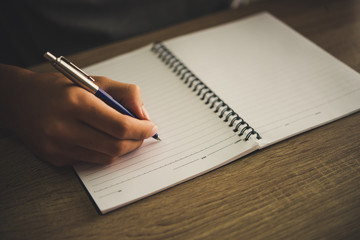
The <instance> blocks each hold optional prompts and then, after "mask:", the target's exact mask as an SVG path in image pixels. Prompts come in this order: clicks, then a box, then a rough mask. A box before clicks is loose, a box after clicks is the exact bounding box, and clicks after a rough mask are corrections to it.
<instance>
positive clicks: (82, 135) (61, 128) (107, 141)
mask: <svg viewBox="0 0 360 240" xmlns="http://www.w3.org/2000/svg"><path fill="white" fill-rule="evenodd" d="M48 129H49V130H48V131H47V136H46V138H47V139H51V140H53V141H55V142H59V143H72V145H74V146H76V147H81V148H85V149H88V150H91V151H94V152H99V153H102V154H106V155H108V156H112V157H115V156H121V155H124V154H126V153H128V152H130V151H132V150H134V149H136V148H138V147H139V146H140V145H141V143H142V141H143V139H138V140H127V139H117V138H115V137H112V136H110V135H108V134H105V133H103V132H101V131H99V130H98V129H95V128H93V127H91V126H88V125H86V124H84V123H81V122H60V121H53V122H52V123H51V125H49V126H48Z"/></svg>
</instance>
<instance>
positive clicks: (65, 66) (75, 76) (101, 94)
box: [44, 52, 161, 140]
mask: <svg viewBox="0 0 360 240" xmlns="http://www.w3.org/2000/svg"><path fill="white" fill-rule="evenodd" d="M44 57H45V58H46V59H47V60H49V62H50V63H51V65H53V66H54V68H56V69H57V70H58V71H59V72H61V73H62V74H64V75H65V77H67V78H69V79H70V80H71V81H73V82H74V83H76V84H78V85H79V86H81V87H83V88H85V89H86V90H88V91H89V92H91V93H93V94H94V95H95V96H96V97H98V98H99V99H100V100H102V101H103V102H104V103H106V104H107V105H109V106H110V107H112V108H114V109H115V110H117V111H118V112H120V113H122V114H125V115H128V116H130V117H133V118H137V119H139V118H138V117H136V116H135V115H134V114H132V113H131V112H130V111H129V110H127V109H126V108H125V107H124V106H122V105H121V104H120V103H118V102H117V101H116V100H115V99H114V98H112V97H111V96H110V95H109V94H108V93H106V92H105V91H104V90H102V89H101V88H100V87H99V86H98V85H96V84H95V80H94V79H93V78H92V77H91V76H89V75H88V74H86V73H85V72H84V71H83V70H81V69H80V68H78V67H77V66H76V65H75V64H73V63H71V62H70V61H68V60H67V59H66V58H64V57H63V56H61V57H58V58H57V57H55V56H54V55H52V54H51V53H49V52H46V53H45V54H44ZM153 138H155V139H156V140H161V139H160V138H159V135H158V134H157V133H155V135H154V136H153Z"/></svg>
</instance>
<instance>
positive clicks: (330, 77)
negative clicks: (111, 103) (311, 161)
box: [74, 12, 360, 213]
mask: <svg viewBox="0 0 360 240" xmlns="http://www.w3.org/2000/svg"><path fill="white" fill-rule="evenodd" d="M85 70H86V71H87V72H89V73H91V74H93V75H104V76H107V77H109V78H112V79H114V80H119V81H123V82H128V83H134V84H137V85H139V86H140V88H141V90H142V98H143V101H144V104H145V106H146V108H147V109H148V111H149V113H150V116H151V118H152V121H153V122H155V123H156V125H157V126H158V134H159V136H160V137H161V139H162V141H156V140H154V139H152V138H149V139H147V140H145V141H144V143H143V145H142V146H141V147H140V148H139V149H137V150H135V151H133V152H131V153H129V154H126V155H125V156H122V157H119V159H118V160H117V161H115V162H114V163H112V164H110V165H104V166H99V165H92V164H85V163H81V164H78V165H76V166H74V168H75V170H76V172H77V174H78V176H79V178H80V179H81V181H82V182H83V184H84V186H85V187H86V189H87V191H88V192H89V195H90V196H91V198H92V199H93V200H94V202H95V203H96V205H97V207H98V209H99V210H100V211H101V213H107V212H109V211H112V210H114V209H116V208H119V207H122V206H125V205H127V204H130V203H132V202H135V201H137V200H139V199H142V198H145V197H147V196H150V195H152V194H155V193H158V192H160V191H162V190H165V189H167V188H169V187H172V186H174V185H176V184H179V183H182V182H184V181H187V180H189V179H192V178H194V177H197V176H199V175H201V174H204V173H206V172H209V171H211V170H213V169H216V168H218V167H220V166H223V165H225V164H227V163H230V162H231V161H234V160H236V159H239V158H241V157H243V156H246V155H247V154H249V153H251V152H253V151H256V150H258V149H261V148H264V147H267V146H269V145H271V144H274V143H276V142H279V141H281V140H283V139H286V138H289V137H292V136H294V135H297V134H299V133H302V132H304V131H308V130H310V129H312V128H315V127H318V126H320V125H323V124H326V123H328V122H330V121H334V120H336V119H338V118H341V117H344V116H346V115H348V114H351V113H353V112H355V111H357V110H359V108H360V76H359V74H358V73H357V72H355V71H354V70H352V69H351V68H349V67H348V66H346V65H345V64H343V63H342V62H340V61H339V60H337V59H335V58H334V57H333V56H331V55H330V54H328V53H327V52H325V51H324V50H322V49H321V48H319V47H318V46H316V45H315V44H314V43H312V42H310V41H309V40H307V39H306V38H304V37H303V36H301V35H300V34H299V33H297V32H295V31H294V30H292V29H291V28H290V27H288V26H287V25H285V24H284V23H282V22H281V21H279V20H278V19H276V18H275V17H274V16H272V15H271V14H269V13H266V12H264V13H259V14H256V15H253V16H250V17H247V18H244V19H242V20H238V21H235V22H231V23H227V24H224V25H220V26H216V27H213V28H209V29H206V30H202V31H198V32H195V33H191V34H188V35H184V36H180V37H176V38H174V39H170V40H167V41H165V42H157V43H154V44H152V45H149V46H145V47H142V48H140V49H138V50H135V51H133V52H130V53H127V54H124V55H121V56H117V57H115V58H112V59H109V60H106V61H103V62H100V63H98V64H95V65H92V66H90V67H88V68H86V69H85Z"/></svg>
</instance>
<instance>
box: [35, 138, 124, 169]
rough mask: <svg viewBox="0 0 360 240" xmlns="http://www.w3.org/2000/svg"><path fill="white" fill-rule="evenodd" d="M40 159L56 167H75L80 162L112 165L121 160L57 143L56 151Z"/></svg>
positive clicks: (116, 157)
mask: <svg viewBox="0 0 360 240" xmlns="http://www.w3.org/2000/svg"><path fill="white" fill-rule="evenodd" d="M126 145H127V144H126ZM40 157H41V158H43V159H46V160H47V161H49V162H50V163H52V164H53V165H55V166H68V165H74V164H76V163H78V162H90V163H95V164H110V163H112V162H113V161H115V160H116V159H118V158H119V156H111V155H106V154H103V153H99V152H96V151H93V150H89V149H86V148H82V147H78V146H72V145H67V144H62V143H57V145H56V149H54V150H53V151H51V152H49V153H43V154H42V156H40Z"/></svg>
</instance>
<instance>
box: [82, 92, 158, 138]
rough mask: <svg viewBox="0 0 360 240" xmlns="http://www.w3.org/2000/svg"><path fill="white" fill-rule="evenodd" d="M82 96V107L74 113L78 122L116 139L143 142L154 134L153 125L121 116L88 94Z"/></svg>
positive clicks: (145, 121) (84, 93)
mask: <svg viewBox="0 0 360 240" xmlns="http://www.w3.org/2000/svg"><path fill="white" fill-rule="evenodd" d="M82 94H83V95H84V96H83V99H82V106H81V107H80V109H78V110H77V111H76V116H77V118H78V119H79V120H80V121H82V122H84V123H86V124H88V125H90V126H92V127H94V128H96V129H98V130H100V131H103V132H105V133H107V134H109V135H111V136H113V137H115V138H118V139H133V140H143V139H146V138H149V137H151V136H153V135H154V134H155V133H156V130H157V127H156V126H155V124H154V123H152V122H150V121H148V120H138V119H136V118H132V117H129V116H127V115H124V114H121V113H119V112H117V111H116V110H115V109H113V108H112V107H110V106H108V105H107V104H106V103H104V102H103V101H101V100H100V99H99V98H97V97H96V96H94V95H92V94H90V93H88V92H83V93H82Z"/></svg>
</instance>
